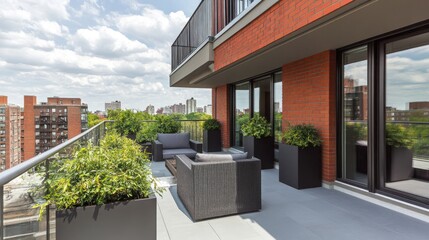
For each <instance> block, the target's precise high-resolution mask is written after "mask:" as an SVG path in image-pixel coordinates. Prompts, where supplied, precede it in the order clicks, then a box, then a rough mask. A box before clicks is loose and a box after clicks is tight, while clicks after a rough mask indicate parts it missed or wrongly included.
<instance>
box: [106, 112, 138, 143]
mask: <svg viewBox="0 0 429 240" xmlns="http://www.w3.org/2000/svg"><path fill="white" fill-rule="evenodd" d="M109 119H112V120H114V123H113V128H114V129H115V130H116V131H117V132H118V133H119V134H121V135H122V136H126V137H128V138H131V139H132V140H135V139H136V135H137V132H138V131H139V130H140V128H141V126H142V120H143V119H142V118H141V115H140V114H137V113H134V112H133V111H132V110H123V111H117V112H116V111H113V112H109Z"/></svg>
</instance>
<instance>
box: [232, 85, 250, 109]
mask: <svg viewBox="0 0 429 240" xmlns="http://www.w3.org/2000/svg"><path fill="white" fill-rule="evenodd" d="M235 94H236V95H235V101H236V109H239V110H241V111H242V112H244V110H245V109H248V108H249V90H238V89H237V90H236V91H235Z"/></svg>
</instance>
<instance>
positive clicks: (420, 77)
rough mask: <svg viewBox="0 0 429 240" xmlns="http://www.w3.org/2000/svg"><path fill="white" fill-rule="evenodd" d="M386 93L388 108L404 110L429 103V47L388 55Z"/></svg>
mask: <svg viewBox="0 0 429 240" xmlns="http://www.w3.org/2000/svg"><path fill="white" fill-rule="evenodd" d="M386 93H387V94H386V101H387V102H386V106H392V107H395V108H397V109H402V110H405V109H407V108H408V103H409V102H416V101H429V45H426V46H422V47H417V48H413V49H409V50H404V51H400V52H395V53H391V54H388V55H387V57H386Z"/></svg>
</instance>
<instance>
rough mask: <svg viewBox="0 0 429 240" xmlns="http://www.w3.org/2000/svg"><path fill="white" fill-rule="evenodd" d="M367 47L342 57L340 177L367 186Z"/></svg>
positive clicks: (356, 49)
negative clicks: (341, 162)
mask: <svg viewBox="0 0 429 240" xmlns="http://www.w3.org/2000/svg"><path fill="white" fill-rule="evenodd" d="M367 59H368V56H367V47H366V46H364V47H359V48H355V49H352V50H350V51H347V52H345V53H343V72H344V75H343V114H342V115H343V123H342V129H343V133H342V134H343V142H342V154H343V169H342V171H343V176H344V177H345V178H347V179H350V180H353V181H357V182H360V183H361V184H365V185H366V184H367V183H368V178H367V167H368V158H367V145H368V127H367V126H368V77H367V76H368V60H367Z"/></svg>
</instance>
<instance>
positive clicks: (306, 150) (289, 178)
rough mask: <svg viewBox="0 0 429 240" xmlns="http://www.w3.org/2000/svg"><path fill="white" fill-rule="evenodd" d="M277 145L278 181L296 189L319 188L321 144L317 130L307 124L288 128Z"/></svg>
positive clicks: (320, 181) (320, 180)
mask: <svg viewBox="0 0 429 240" xmlns="http://www.w3.org/2000/svg"><path fill="white" fill-rule="evenodd" d="M283 142H284V143H281V144H280V145H279V181H280V182H282V183H285V184H287V185H289V186H292V187H294V188H297V189H303V188H311V187H320V186H321V183H322V161H321V148H320V146H321V144H322V141H321V139H320V136H319V133H318V131H317V129H316V128H315V127H314V126H312V125H309V124H300V125H295V126H290V127H289V128H288V129H287V131H286V132H285V133H284V135H283Z"/></svg>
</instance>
